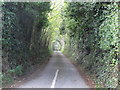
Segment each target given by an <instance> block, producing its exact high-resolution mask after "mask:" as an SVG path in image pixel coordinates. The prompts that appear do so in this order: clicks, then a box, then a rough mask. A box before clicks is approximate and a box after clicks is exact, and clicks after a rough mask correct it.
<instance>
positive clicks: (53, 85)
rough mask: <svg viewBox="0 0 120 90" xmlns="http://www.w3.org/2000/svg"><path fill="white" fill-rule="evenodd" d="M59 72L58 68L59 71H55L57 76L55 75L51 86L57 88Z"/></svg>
mask: <svg viewBox="0 0 120 90" xmlns="http://www.w3.org/2000/svg"><path fill="white" fill-rule="evenodd" d="M58 72H59V69H57V71H56V73H55V77H54V79H53V81H52V85H51V88H55V83H56V80H57V76H58Z"/></svg>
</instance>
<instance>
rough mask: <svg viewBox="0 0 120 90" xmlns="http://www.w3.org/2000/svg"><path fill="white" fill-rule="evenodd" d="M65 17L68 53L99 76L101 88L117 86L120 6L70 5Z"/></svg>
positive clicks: (63, 25)
mask: <svg viewBox="0 0 120 90" xmlns="http://www.w3.org/2000/svg"><path fill="white" fill-rule="evenodd" d="M63 18H64V19H63V24H62V25H61V28H60V30H61V34H62V35H64V36H65V42H66V46H65V50H64V53H66V54H67V55H69V56H71V57H72V58H73V59H75V60H76V61H78V63H80V65H81V66H82V67H84V69H85V70H87V71H88V72H89V74H91V75H92V76H95V77H96V80H95V81H96V86H97V87H107V88H112V87H113V88H115V87H117V86H118V58H119V57H118V52H119V51H118V48H119V47H118V41H119V39H118V37H119V36H118V35H119V34H118V32H119V29H118V28H119V27H118V4H117V3H110V2H96V3H78V2H76V3H75V2H74V3H73V2H71V3H66V7H65V10H63Z"/></svg>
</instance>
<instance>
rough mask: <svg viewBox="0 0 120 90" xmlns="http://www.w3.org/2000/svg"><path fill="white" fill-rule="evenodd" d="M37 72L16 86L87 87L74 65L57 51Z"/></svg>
mask: <svg viewBox="0 0 120 90" xmlns="http://www.w3.org/2000/svg"><path fill="white" fill-rule="evenodd" d="M38 74H39V75H37V77H35V78H34V79H31V80H29V81H27V82H25V83H23V84H22V85H20V86H19V87H18V88H89V86H88V85H87V84H86V83H85V81H84V79H83V78H82V77H81V76H80V74H79V72H78V70H77V69H76V67H75V66H74V65H73V64H72V63H71V62H70V61H69V60H68V59H67V58H66V57H65V56H64V55H63V54H62V53H61V52H59V51H55V52H54V54H53V56H52V58H51V59H50V61H49V63H48V64H47V65H46V66H45V68H44V69H43V70H42V71H41V72H39V73H38Z"/></svg>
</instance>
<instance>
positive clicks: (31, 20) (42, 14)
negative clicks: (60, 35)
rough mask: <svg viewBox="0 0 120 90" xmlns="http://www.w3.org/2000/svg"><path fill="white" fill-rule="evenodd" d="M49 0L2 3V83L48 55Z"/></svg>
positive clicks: (10, 79)
mask: <svg viewBox="0 0 120 90" xmlns="http://www.w3.org/2000/svg"><path fill="white" fill-rule="evenodd" d="M50 10H51V9H50V3H49V2H39V3H37V2H36V3H27V2H21V3H20V2H5V3H4V4H3V8H2V11H3V12H2V13H3V17H2V20H3V34H2V50H3V60H2V64H3V65H2V66H3V67H2V72H3V75H2V77H3V84H5V83H8V82H11V81H12V80H13V79H15V78H16V77H18V76H20V75H22V74H24V73H25V72H26V71H27V70H30V69H31V68H32V66H33V65H36V64H37V63H40V62H43V60H46V58H48V57H49V55H50V52H49V49H48V48H49V39H48V37H47V32H46V27H47V26H48V19H47V16H48V12H49V11H50Z"/></svg>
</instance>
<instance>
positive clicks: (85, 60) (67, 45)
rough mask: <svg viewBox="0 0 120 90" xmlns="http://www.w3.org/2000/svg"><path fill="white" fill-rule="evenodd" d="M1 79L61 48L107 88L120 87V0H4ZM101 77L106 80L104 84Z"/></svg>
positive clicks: (8, 78)
mask: <svg viewBox="0 0 120 90" xmlns="http://www.w3.org/2000/svg"><path fill="white" fill-rule="evenodd" d="M0 4H1V5H2V8H1V9H2V14H3V15H2V25H3V27H2V39H1V40H2V53H3V54H2V72H0V79H3V82H2V84H3V85H5V84H6V83H9V82H12V81H13V80H14V79H15V78H17V77H20V76H22V75H24V74H25V73H26V71H29V70H30V69H31V68H32V67H33V66H35V65H36V64H38V63H44V62H45V61H46V60H48V59H49V57H50V56H51V54H52V52H53V51H62V52H63V53H64V54H65V55H67V56H68V57H69V58H71V59H73V60H75V61H77V63H78V64H79V65H80V66H81V67H83V69H84V70H86V71H87V74H89V75H90V76H94V77H95V82H96V84H97V85H98V87H99V86H102V87H107V88H115V87H117V86H118V58H119V44H118V42H119V34H118V32H119V25H118V24H119V23H118V20H119V18H118V13H119V11H118V9H119V8H120V7H119V3H117V2H89V3H88V2H63V1H54V0H53V1H51V2H4V3H0ZM101 82H102V83H101Z"/></svg>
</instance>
